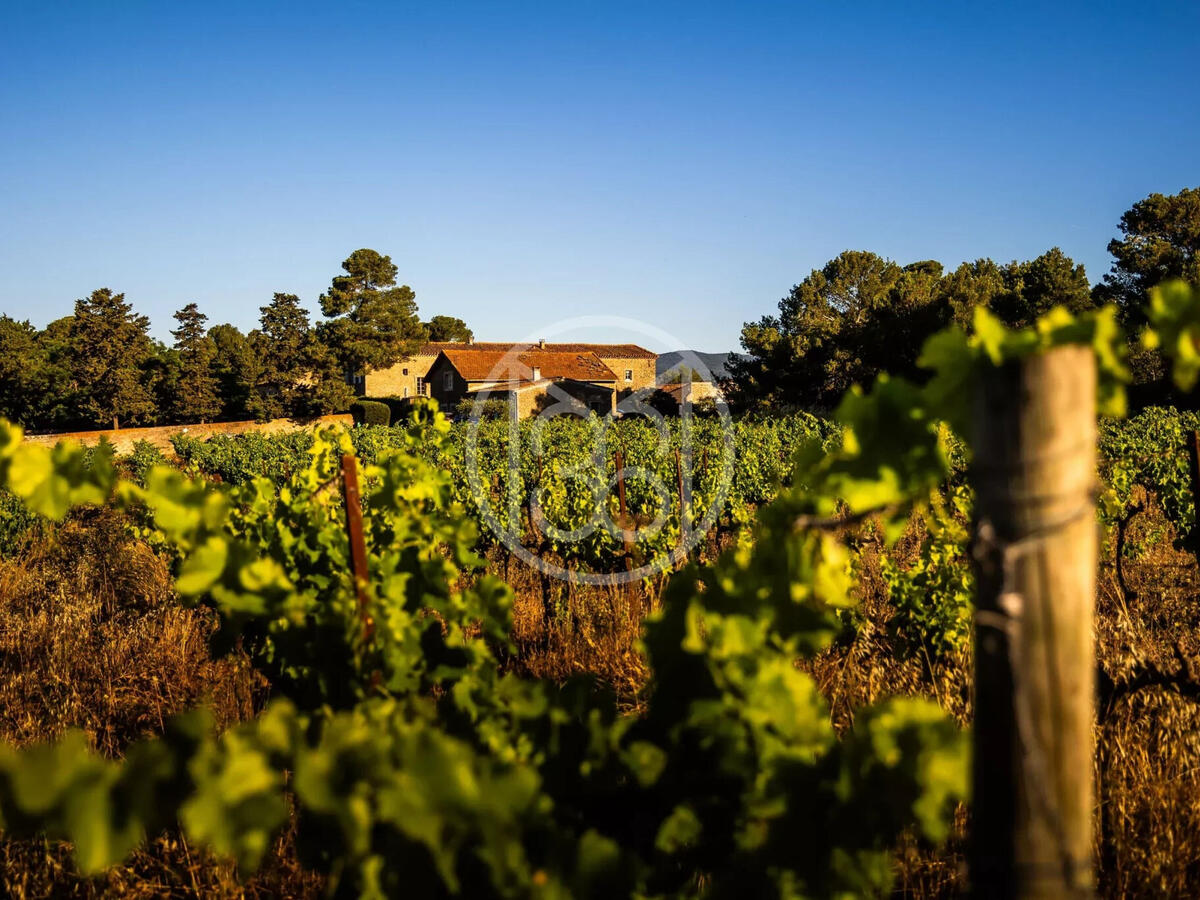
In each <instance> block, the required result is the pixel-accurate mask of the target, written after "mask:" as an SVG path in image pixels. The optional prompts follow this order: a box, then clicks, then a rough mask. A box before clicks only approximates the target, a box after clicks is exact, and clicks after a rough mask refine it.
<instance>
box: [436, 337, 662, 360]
mask: <svg viewBox="0 0 1200 900" xmlns="http://www.w3.org/2000/svg"><path fill="white" fill-rule="evenodd" d="M513 348H528V350H530V351H544V352H548V353H595V354H596V355H597V356H600V357H607V358H608V359H657V358H658V355H657V354H656V353H653V352H652V351H650V350H647V349H646V348H645V347H639V346H638V345H637V344H552V343H550V342H549V341H547V342H546V346H545V347H540V346H539V345H538V344H536V343H533V344H514V343H503V342H496V341H475V342H474V343H471V344H466V343H462V342H459V341H431V342H430V343H428V344H425V345H424V346H422V347H421V349H420V350H418V351H417V354H416V355H417V356H437V355H438V353H440V352H441V351H443V350H468V351H470V352H472V353H491V352H497V351H498V352H501V353H507V352H508V351H509V350H512V349H513Z"/></svg>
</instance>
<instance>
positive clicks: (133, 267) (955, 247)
mask: <svg viewBox="0 0 1200 900" xmlns="http://www.w3.org/2000/svg"><path fill="white" fill-rule="evenodd" d="M2 21H3V26H2V27H0V125H2V126H3V131H2V133H3V140H2V141H0V311H2V312H5V313H8V314H9V315H13V316H17V317H20V318H29V319H30V320H31V321H32V322H33V323H34V324H35V325H38V326H42V325H44V324H45V323H46V322H48V321H49V320H51V319H54V318H57V317H59V316H61V315H66V314H68V313H69V312H70V311H71V309H72V304H73V301H74V300H75V299H76V298H78V297H81V296H83V295H85V294H87V293H88V292H89V291H91V290H92V289H93V288H96V287H100V286H108V287H112V288H113V289H115V290H120V291H124V292H125V293H126V294H127V296H128V297H129V299H130V300H131V301H132V302H133V303H134V305H135V306H136V307H137V309H138V310H140V311H142V312H144V313H146V314H147V315H149V316H150V317H151V319H152V321H153V329H152V330H153V332H154V334H155V335H156V336H159V337H168V335H167V332H168V330H169V328H170V327H171V326H172V325H173V322H172V321H171V319H170V316H171V313H172V312H173V311H174V310H175V309H178V308H179V307H180V306H182V305H183V304H185V303H187V302H188V301H191V300H195V301H197V302H198V303H199V304H200V306H201V308H202V309H203V310H204V311H205V312H207V313H208V315H209V316H210V319H211V322H212V323H213V324H215V323H217V322H223V321H230V322H233V323H234V324H236V325H238V326H240V327H242V328H245V329H248V328H250V327H252V326H253V325H254V324H255V323H256V320H257V315H258V307H259V306H261V305H263V304H264V303H266V302H267V301H268V300H269V299H270V296H271V293H272V292H274V291H287V292H291V293H296V294H299V295H300V296H301V297H302V298H304V300H305V301H306V303H307V304H308V305H309V306H310V307H311V308H313V309H315V308H316V298H317V296H318V295H319V294H320V292H321V290H322V289H323V288H324V287H325V286H327V285H328V283H329V280H330V278H331V277H332V276H333V275H334V274H336V273H337V272H338V271H339V268H338V267H339V264H340V262H341V260H342V259H343V258H345V257H346V256H347V255H348V254H349V252H350V251H352V250H354V249H356V248H358V247H373V248H375V249H377V250H380V251H381V252H384V253H388V254H390V255H391V256H392V258H393V260H394V261H395V262H396V263H397V264H398V265H399V267H400V273H401V278H402V280H403V281H405V282H407V283H408V284H410V285H412V287H413V288H414V289H415V290H416V292H417V299H418V302H419V303H420V307H421V312H422V314H423V315H425V316H428V315H432V314H436V313H448V314H453V315H460V316H462V317H463V318H465V319H466V320H467V321H468V322H469V323H470V324H471V325H472V326H473V327H474V329H475V332H476V335H477V336H478V337H479V338H481V339H503V338H507V337H521V336H525V335H527V334H529V333H531V332H537V330H538V329H540V328H542V327H543V326H544V325H546V324H547V323H550V322H554V321H556V320H558V319H561V318H564V317H568V316H575V315H585V314H589V313H596V312H602V313H605V312H613V313H619V314H624V315H633V316H637V317H639V318H640V319H643V320H644V321H646V322H647V323H648V324H650V325H652V326H654V327H657V328H660V329H665V330H666V331H669V332H671V333H672V334H674V335H677V336H678V337H679V338H680V340H681V341H683V342H685V343H686V344H688V345H690V346H691V347H692V348H693V349H697V350H705V351H717V350H727V349H733V348H734V347H735V346H736V345H737V336H738V333H739V330H740V327H741V324H742V322H744V321H746V320H748V319H756V318H758V317H759V316H761V315H762V314H764V313H768V312H771V311H773V310H774V308H775V304H776V303H777V301H778V299H779V298H780V297H781V296H782V295H783V294H785V293H786V292H787V291H788V289H789V288H790V286H791V285H792V284H794V283H795V282H796V281H799V280H800V279H802V278H803V277H804V276H805V275H806V274H807V273H808V272H809V270H811V269H812V268H814V267H819V266H821V265H822V264H823V263H824V262H825V261H826V260H827V259H829V258H830V257H832V256H834V255H836V254H837V253H838V252H840V251H841V250H843V249H847V248H855V249H869V250H874V251H876V252H878V253H881V254H883V255H886V256H888V257H891V258H893V259H895V260H897V261H899V262H909V261H912V260H916V259H927V258H935V259H939V260H941V261H942V262H944V263H946V264H948V265H950V266H954V265H957V264H958V263H959V262H961V261H962V260H964V259H974V258H976V257H980V256H991V257H993V258H995V259H997V260H1001V261H1005V260H1009V259H1013V258H1028V257H1031V256H1035V255H1037V254H1038V253H1040V252H1042V251H1044V250H1046V249H1047V248H1049V247H1050V246H1053V245H1059V246H1061V247H1062V248H1063V249H1064V250H1065V251H1066V252H1067V253H1068V254H1069V255H1071V256H1073V257H1075V258H1076V259H1077V260H1079V261H1081V262H1084V263H1085V264H1086V265H1087V269H1088V274H1089V276H1090V277H1091V278H1092V280H1093V281H1095V280H1097V279H1098V278H1099V277H1100V275H1101V274H1103V272H1105V271H1106V270H1107V269H1108V265H1109V260H1108V256H1107V253H1106V251H1105V245H1106V244H1107V242H1108V240H1109V239H1110V238H1111V237H1112V236H1113V235H1114V234H1115V233H1116V224H1117V220H1118V219H1119V217H1120V214H1121V213H1122V212H1123V211H1124V210H1125V209H1127V208H1128V207H1129V206H1130V205H1131V204H1132V203H1133V202H1134V201H1136V200H1138V199H1140V198H1141V197H1143V196H1145V195H1146V194H1148V193H1150V192H1153V191H1161V192H1164V193H1174V192H1175V191H1178V190H1179V189H1181V188H1183V187H1185V186H1195V185H1200V90H1198V89H1200V74H1197V69H1196V63H1195V46H1196V35H1197V34H1198V33H1200V3H1196V2H1180V3H1119V4H1118V3H1098V2H1088V3H1058V4H1046V5H1045V6H1044V7H1042V6H1041V5H1037V6H1035V5H1020V6H1016V5H1010V4H1001V3H986V4H982V3H953V4H952V3H919V4H918V3H914V4H900V3H878V4H874V3H872V4H855V5H854V6H853V8H852V7H851V6H850V5H843V4H836V3H828V2H825V3H812V4H793V3H779V4H769V3H732V2H731V3H719V4H714V3H703V2H685V3H600V2H587V3H583V2H579V3H576V2H544V3H528V4H504V3H487V4H482V3H481V4H476V3H465V2H462V3H438V2H425V3H420V4H415V3H395V4H392V3H353V2H350V3H347V2H339V3H336V4H334V3H327V4H319V5H318V4H312V5H308V4H302V3H286V4H285V3H279V4H266V3H260V4H248V3H246V4H243V3H230V4H225V3H212V2H205V3H162V2H155V3H134V2H123V3H118V2H109V3H96V4H87V3H76V4H63V3H15V4H14V3H9V2H6V3H5V4H4V7H3V20H2ZM621 337H623V338H627V337H628V336H627V335H622V336H621ZM657 349H667V348H662V347H659V348H657Z"/></svg>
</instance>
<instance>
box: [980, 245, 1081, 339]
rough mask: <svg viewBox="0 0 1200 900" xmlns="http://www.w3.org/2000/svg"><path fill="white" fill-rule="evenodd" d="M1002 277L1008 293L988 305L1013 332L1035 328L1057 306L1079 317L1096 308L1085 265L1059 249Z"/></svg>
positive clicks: (1015, 264) (1018, 264)
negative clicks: (1083, 312) (1081, 313)
mask: <svg viewBox="0 0 1200 900" xmlns="http://www.w3.org/2000/svg"><path fill="white" fill-rule="evenodd" d="M1003 275H1004V286H1005V289H1004V291H1003V292H1002V293H1001V294H1000V295H999V296H998V297H993V298H992V300H991V303H990V304H989V305H990V307H991V309H992V312H994V313H996V315H997V316H999V317H1000V319H1001V320H1003V321H1004V322H1005V323H1006V324H1008V325H1010V326H1012V327H1014V328H1025V327H1027V326H1029V325H1032V324H1033V322H1034V321H1035V320H1036V319H1037V318H1038V317H1039V316H1041V315H1044V314H1046V313H1048V312H1049V311H1050V310H1051V309H1053V308H1054V307H1056V306H1065V307H1066V308H1067V309H1069V310H1070V311H1071V312H1074V313H1078V312H1082V311H1083V310H1085V309H1091V308H1092V307H1093V306H1095V305H1096V301H1095V299H1094V298H1093V297H1092V287H1091V284H1090V283H1089V282H1088V278H1087V272H1085V271H1084V268H1083V265H1082V264H1077V263H1076V262H1075V261H1074V260H1072V259H1071V258H1070V257H1069V256H1067V255H1066V254H1065V253H1063V252H1062V251H1061V250H1060V249H1058V247H1052V248H1051V249H1050V250H1047V251H1046V252H1045V253H1043V254H1042V255H1041V256H1039V257H1037V259H1031V260H1029V261H1028V262H1012V263H1009V264H1008V265H1007V266H1005V267H1004V269H1003Z"/></svg>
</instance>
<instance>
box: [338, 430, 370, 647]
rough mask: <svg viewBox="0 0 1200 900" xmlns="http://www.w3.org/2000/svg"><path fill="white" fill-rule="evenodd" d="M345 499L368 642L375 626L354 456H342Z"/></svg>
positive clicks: (353, 566)
mask: <svg viewBox="0 0 1200 900" xmlns="http://www.w3.org/2000/svg"><path fill="white" fill-rule="evenodd" d="M342 498H343V499H344V500H345V502H346V533H347V534H348V535H349V537H350V571H351V573H352V574H353V576H354V593H355V596H356V598H357V600H358V615H359V618H360V619H361V620H362V628H363V631H362V633H363V640H364V641H369V640H370V639H371V636H372V635H373V633H374V631H375V627H374V626H375V623H374V622H373V621H372V619H371V614H370V612H369V611H368V609H367V578H368V575H367V543H366V539H365V538H364V537H363V518H362V498H361V496H360V494H359V490H358V460H357V459H355V457H354V454H353V453H343V454H342Z"/></svg>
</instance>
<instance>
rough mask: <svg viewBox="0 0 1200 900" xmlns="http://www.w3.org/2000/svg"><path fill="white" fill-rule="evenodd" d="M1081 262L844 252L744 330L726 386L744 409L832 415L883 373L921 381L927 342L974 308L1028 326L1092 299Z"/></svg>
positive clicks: (965, 320) (1051, 256)
mask: <svg viewBox="0 0 1200 900" xmlns="http://www.w3.org/2000/svg"><path fill="white" fill-rule="evenodd" d="M1094 302H1095V301H1094V298H1093V297H1092V295H1091V291H1090V287H1089V284H1088V280H1087V274H1086V272H1085V271H1084V268H1083V266H1082V265H1079V264H1076V263H1075V262H1074V261H1072V260H1071V259H1070V258H1069V257H1068V256H1066V255H1065V254H1064V253H1063V252H1062V251H1061V250H1060V249H1059V248H1057V247H1054V248H1052V249H1051V250H1048V251H1047V252H1046V253H1043V254H1042V255H1041V256H1039V257H1037V258H1036V259H1033V260H1028V261H1025V262H1016V261H1014V262H1011V263H1007V264H1004V265H999V264H997V263H995V262H993V261H992V260H990V259H978V260H976V261H974V262H971V263H963V264H962V265H960V266H959V267H958V268H957V269H955V270H954V271H953V272H950V273H948V274H945V273H944V272H943V268H942V265H941V263H939V262H936V261H934V260H923V261H920V262H914V263H909V264H908V265H899V264H897V263H895V262H893V261H891V260H888V259H884V258H883V257H881V256H878V255H877V254H875V253H869V252H865V251H859V250H847V251H845V252H844V253H841V254H839V255H838V256H837V257H835V258H834V259H832V260H830V261H829V262H828V263H826V264H825V266H823V267H822V268H821V269H815V270H813V271H812V272H810V273H809V275H808V277H806V278H805V279H804V280H803V281H801V282H800V283H799V284H797V285H795V286H794V287H793V288H792V290H791V292H790V293H789V294H788V295H787V296H786V297H784V298H783V299H782V300H780V301H779V307H778V310H779V311H778V314H777V315H774V316H764V317H763V318H761V319H759V320H758V321H757V322H748V323H746V325H745V326H744V327H743V328H742V347H743V349H744V350H745V354H743V355H741V356H736V357H733V358H731V359H730V363H729V369H730V380H729V382H728V384H727V385H726V387H727V392H728V394H729V396H730V397H731V399H732V400H733V401H734V402H735V403H736V404H738V405H740V406H742V407H745V408H754V407H764V408H765V407H778V406H779V405H785V406H792V407H802V408H806V409H812V410H816V411H826V410H828V409H829V408H830V406H831V405H832V404H833V403H835V402H836V401H837V399H838V398H839V397H841V396H842V394H844V393H845V392H846V390H847V389H849V388H850V387H851V386H852V385H855V384H868V383H870V382H871V381H872V380H873V379H874V377H875V376H876V375H878V374H879V373H880V372H891V373H893V374H901V375H907V376H909V377H915V376H916V375H917V373H916V371H915V369H916V360H917V355H918V353H919V352H920V349H921V345H922V344H923V343H924V341H925V339H926V338H927V337H928V336H929V335H931V334H933V333H934V332H935V331H937V330H938V329H940V328H941V327H943V326H944V325H945V324H946V323H947V322H949V321H952V320H953V321H956V322H958V323H959V324H960V325H961V326H962V327H964V328H969V327H970V323H971V319H972V312H973V310H974V308H975V307H976V306H985V307H987V308H988V309H989V310H990V311H991V312H993V313H994V314H995V315H997V316H998V317H999V318H1000V319H1001V320H1003V321H1004V322H1005V323H1006V324H1009V325H1012V326H1014V327H1020V326H1024V325H1028V324H1029V323H1031V322H1032V321H1033V320H1034V319H1036V318H1037V317H1038V316H1039V315H1041V314H1042V313H1044V312H1046V311H1047V310H1049V309H1051V308H1052V307H1054V306H1057V305H1062V306H1066V307H1067V308H1069V309H1071V310H1072V311H1076V312H1077V311H1079V310H1082V309H1087V308H1089V307H1091V306H1092V305H1093V304H1094Z"/></svg>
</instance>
